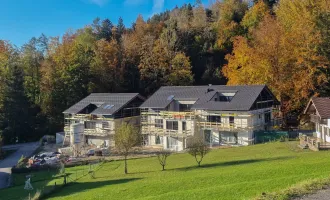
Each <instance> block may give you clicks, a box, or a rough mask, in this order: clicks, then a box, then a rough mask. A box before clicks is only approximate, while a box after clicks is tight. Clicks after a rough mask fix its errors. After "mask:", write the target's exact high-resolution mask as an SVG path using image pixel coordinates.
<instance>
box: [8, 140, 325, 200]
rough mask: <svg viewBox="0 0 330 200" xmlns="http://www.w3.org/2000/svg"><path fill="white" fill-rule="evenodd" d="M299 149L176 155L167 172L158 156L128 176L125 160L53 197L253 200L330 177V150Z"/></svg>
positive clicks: (283, 146) (135, 165) (282, 146)
mask: <svg viewBox="0 0 330 200" xmlns="http://www.w3.org/2000/svg"><path fill="white" fill-rule="evenodd" d="M295 146H296V142H289V143H270V144H261V145H255V146H248V147H240V148H230V149H218V150H213V151H212V152H211V153H210V154H208V155H207V156H206V158H205V161H204V162H203V163H202V164H203V167H201V168H197V167H196V163H195V161H194V159H193V157H191V156H190V155H188V154H176V155H172V156H170V157H169V158H168V166H167V167H166V168H167V170H166V171H164V172H162V171H161V166H160V165H159V164H158V161H157V158H145V159H136V160H129V161H128V171H129V174H128V175H124V173H123V170H124V169H123V162H121V161H118V162H110V163H106V164H104V165H103V166H102V168H101V169H100V170H99V171H97V172H96V174H95V175H96V178H95V179H92V178H91V177H89V176H86V177H84V178H82V179H80V180H79V181H78V183H76V184H72V185H70V186H68V187H65V188H63V189H61V190H60V191H58V192H56V193H54V194H53V195H52V196H51V197H50V199H56V200H57V199H66V200H68V199H106V198H110V199H120V200H124V199H249V198H253V197H256V196H259V195H261V194H262V193H270V192H276V191H280V190H283V189H286V188H288V187H290V186H293V185H296V184H298V183H301V182H304V181H306V180H310V179H317V178H326V177H328V175H329V173H330V168H329V162H328V160H330V154H329V152H326V151H323V152H311V151H308V150H300V149H297V148H296V147H295ZM70 170H74V169H70ZM38 184H39V183H38ZM38 184H37V185H38ZM52 184H54V182H52ZM37 185H36V187H35V188H37V187H41V185H38V186H37ZM17 189H18V188H16V189H15V187H14V188H10V189H7V190H6V191H7V194H10V193H11V192H15V191H17ZM19 189H20V191H21V190H22V188H19ZM2 192H4V191H1V193H2ZM21 193H22V192H21ZM25 193H26V192H25ZM27 194H28V193H26V195H27ZM16 195H17V194H16ZM21 195H23V194H21ZM11 197H14V196H11ZM11 197H10V195H8V197H7V198H11ZM24 197H26V196H24ZM1 199H2V198H1ZM5 199H6V198H5Z"/></svg>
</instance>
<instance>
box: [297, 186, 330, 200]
mask: <svg viewBox="0 0 330 200" xmlns="http://www.w3.org/2000/svg"><path fill="white" fill-rule="evenodd" d="M293 200H330V188H328V189H324V190H319V191H317V192H316V193H315V194H309V195H305V196H302V197H299V198H295V199H293Z"/></svg>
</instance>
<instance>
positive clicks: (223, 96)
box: [215, 92, 236, 102]
mask: <svg viewBox="0 0 330 200" xmlns="http://www.w3.org/2000/svg"><path fill="white" fill-rule="evenodd" d="M235 94H236V93H234V92H221V93H219V96H218V98H219V99H218V98H215V101H220V102H230V101H231V100H232V99H233V98H234V96H235Z"/></svg>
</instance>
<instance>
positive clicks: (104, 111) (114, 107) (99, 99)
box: [63, 93, 142, 115]
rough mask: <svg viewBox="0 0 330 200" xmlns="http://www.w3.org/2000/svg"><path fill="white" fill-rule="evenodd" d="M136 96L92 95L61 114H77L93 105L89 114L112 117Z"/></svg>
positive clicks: (121, 94)
mask: <svg viewBox="0 0 330 200" xmlns="http://www.w3.org/2000/svg"><path fill="white" fill-rule="evenodd" d="M137 96H139V94H138V93H92V94H90V95H89V96H87V97H86V98H84V99H82V100H81V101H79V102H78V103H76V104H74V105H73V106H71V107H70V108H69V109H67V110H65V111H64V112H63V113H69V114H77V113H79V111H81V110H82V109H84V108H85V107H87V106H88V105H90V104H93V105H96V106H97V108H96V109H95V110H94V111H92V112H91V113H90V114H94V115H112V114H114V113H116V112H117V111H118V110H119V109H121V108H122V107H123V106H125V105H126V104H127V103H129V102H130V101H132V100H133V99H135V97H137ZM141 98H142V97H141Z"/></svg>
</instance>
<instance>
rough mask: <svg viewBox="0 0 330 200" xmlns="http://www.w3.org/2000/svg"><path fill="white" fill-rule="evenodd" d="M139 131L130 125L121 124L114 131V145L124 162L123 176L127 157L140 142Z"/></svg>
mask: <svg viewBox="0 0 330 200" xmlns="http://www.w3.org/2000/svg"><path fill="white" fill-rule="evenodd" d="M140 138H141V137H140V131H139V130H138V129H137V128H135V127H134V126H132V125H130V124H126V123H123V124H122V125H121V126H120V127H119V128H118V129H117V131H116V134H115V145H116V148H117V150H118V151H119V153H120V154H121V155H123V156H124V160H125V170H124V172H125V174H127V156H128V155H129V153H130V152H131V150H132V148H133V147H135V146H137V145H138V144H139V142H140Z"/></svg>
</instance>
